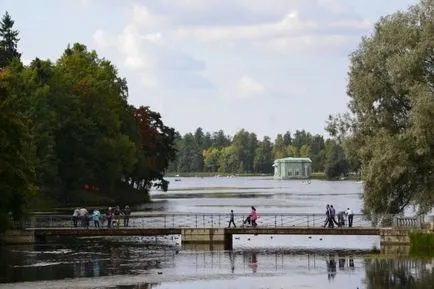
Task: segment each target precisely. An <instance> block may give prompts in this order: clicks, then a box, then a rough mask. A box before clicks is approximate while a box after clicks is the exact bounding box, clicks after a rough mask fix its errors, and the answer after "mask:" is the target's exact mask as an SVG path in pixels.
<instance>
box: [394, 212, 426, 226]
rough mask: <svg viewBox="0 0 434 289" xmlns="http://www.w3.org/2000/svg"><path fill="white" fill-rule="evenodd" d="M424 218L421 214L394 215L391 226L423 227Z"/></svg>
mask: <svg viewBox="0 0 434 289" xmlns="http://www.w3.org/2000/svg"><path fill="white" fill-rule="evenodd" d="M424 224H425V218H424V216H423V215H418V216H414V217H404V216H395V217H394V219H393V227H396V228H423V226H424Z"/></svg>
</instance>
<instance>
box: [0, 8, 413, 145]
mask: <svg viewBox="0 0 434 289" xmlns="http://www.w3.org/2000/svg"><path fill="white" fill-rule="evenodd" d="M415 2H416V1H415V0H413V1H412V0H376V1H374V0H363V1H361V0H131V1H130V0H63V1H59V0H38V1H27V0H0V13H2V14H3V13H4V12H5V11H8V12H9V13H10V14H11V16H12V17H13V19H14V20H15V24H16V27H17V29H19V31H20V35H21V41H20V43H19V49H20V51H21V52H22V54H23V55H22V58H23V60H24V61H29V60H32V59H34V58H35V57H36V56H38V57H40V58H50V59H53V60H54V59H57V58H58V57H59V56H60V55H61V54H62V52H63V50H64V49H65V48H66V46H67V44H68V43H74V42H81V43H83V44H85V45H87V46H88V48H90V49H95V50H96V51H97V52H98V54H99V55H100V56H102V57H106V58H108V59H110V60H111V61H112V62H113V63H114V64H115V65H116V66H117V67H118V69H119V72H120V74H121V75H122V76H125V77H126V78H127V80H128V83H129V88H130V98H129V100H130V103H131V104H134V105H148V106H150V107H151V109H153V110H155V111H158V112H160V113H161V114H162V116H163V120H164V121H165V123H166V124H168V125H170V126H173V127H174V128H176V129H177V130H178V131H179V132H181V133H182V134H184V133H186V132H192V131H194V130H195V129H196V128H197V127H199V126H200V127H202V128H203V129H204V130H205V131H211V132H212V131H216V130H219V129H223V130H224V131H225V132H226V133H228V134H230V135H233V134H234V133H236V132H237V131H238V130H240V129H242V128H244V129H246V130H248V131H250V132H255V133H256V134H257V135H258V136H259V137H262V136H264V135H268V136H271V137H272V138H274V137H275V135H276V134H277V133H284V132H285V131H287V130H290V131H295V130H296V129H306V130H308V131H310V132H312V133H321V134H323V133H324V126H325V120H326V118H327V116H328V115H329V114H334V113H338V112H343V111H345V110H346V103H347V100H348V99H347V96H346V93H345V87H346V82H347V71H348V65H349V61H348V54H349V53H351V51H353V50H354V49H355V48H356V47H357V45H358V43H359V41H360V38H361V37H362V36H363V35H367V34H369V33H370V32H371V31H372V27H373V23H375V22H376V21H377V19H378V18H379V17H380V16H383V15H387V14H390V13H393V12H395V11H397V10H400V9H406V8H407V7H408V6H409V5H411V4H414V3H415Z"/></svg>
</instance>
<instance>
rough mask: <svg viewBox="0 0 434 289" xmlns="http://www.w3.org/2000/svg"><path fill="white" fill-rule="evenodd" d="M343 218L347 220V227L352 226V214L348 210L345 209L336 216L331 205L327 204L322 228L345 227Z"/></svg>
mask: <svg viewBox="0 0 434 289" xmlns="http://www.w3.org/2000/svg"><path fill="white" fill-rule="evenodd" d="M336 216H337V217H338V221H336V218H335V217H336ZM345 217H347V219H348V227H350V228H351V227H352V226H353V219H354V214H353V211H352V210H351V209H350V208H347V209H346V210H345V211H340V212H338V213H337V215H336V210H335V208H334V207H333V205H329V204H327V206H326V219H325V222H324V226H323V227H324V228H326V227H327V228H334V226H335V225H336V226H338V227H345Z"/></svg>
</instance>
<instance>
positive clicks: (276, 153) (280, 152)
mask: <svg viewBox="0 0 434 289" xmlns="http://www.w3.org/2000/svg"><path fill="white" fill-rule="evenodd" d="M287 156H288V152H287V148H286V146H285V141H284V139H283V136H282V134H280V133H279V134H278V135H277V136H276V139H275V140H274V146H273V158H274V159H275V160H276V159H281V158H286V157H287Z"/></svg>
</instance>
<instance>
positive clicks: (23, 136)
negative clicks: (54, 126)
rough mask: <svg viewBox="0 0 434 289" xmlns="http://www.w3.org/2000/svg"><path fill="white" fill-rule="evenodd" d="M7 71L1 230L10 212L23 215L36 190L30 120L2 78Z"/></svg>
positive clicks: (1, 94) (0, 91)
mask: <svg viewBox="0 0 434 289" xmlns="http://www.w3.org/2000/svg"><path fill="white" fill-rule="evenodd" d="M7 74H8V72H7V71H5V70H0V111H1V113H0V192H1V201H0V232H1V231H4V230H6V229H7V227H8V222H9V220H10V216H11V217H13V218H15V219H18V218H20V217H21V216H23V214H24V213H25V212H26V208H27V207H28V204H29V198H30V197H31V195H32V194H33V193H34V192H35V183H34V177H35V172H34V164H33V162H32V158H31V156H30V154H29V151H30V148H31V135H30V131H29V126H28V124H29V121H28V119H27V118H26V117H25V116H24V115H23V114H22V113H21V112H19V105H18V99H17V98H16V96H14V95H11V93H10V86H9V83H8V82H7V81H6V82H5V81H4V78H7ZM9 213H11V215H9Z"/></svg>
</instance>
